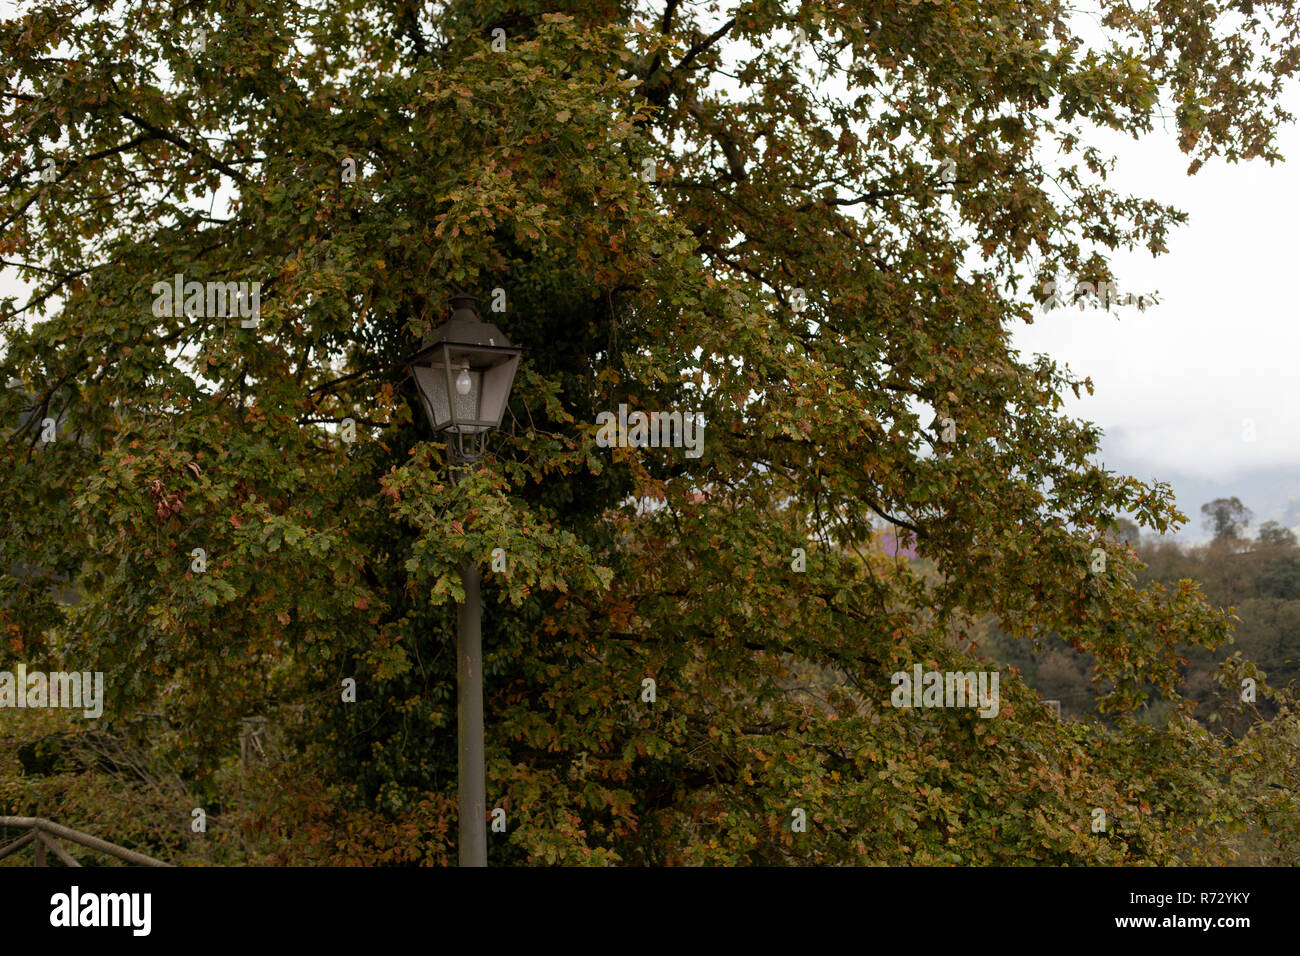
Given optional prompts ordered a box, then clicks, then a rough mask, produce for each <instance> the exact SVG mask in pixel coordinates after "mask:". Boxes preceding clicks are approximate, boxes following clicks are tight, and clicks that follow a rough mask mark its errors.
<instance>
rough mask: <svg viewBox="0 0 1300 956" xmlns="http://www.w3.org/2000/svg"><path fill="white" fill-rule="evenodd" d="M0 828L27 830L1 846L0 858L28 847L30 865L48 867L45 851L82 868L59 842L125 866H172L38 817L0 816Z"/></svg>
mask: <svg viewBox="0 0 1300 956" xmlns="http://www.w3.org/2000/svg"><path fill="white" fill-rule="evenodd" d="M0 827H14V828H16V829H20V830H22V829H25V830H26V831H27V832H26V833H24V834H23V835H22V836H20V837H19V838H18V839H17V840H14V841H13V842H12V843H8V844H6V845H5V846H0V859H4V858H5V857H6V856H8V855H9V854H10V853H14V852H16V851H18V850H21V849H22V848H23V847H25V846H27V845H28V844H31V846H32V857H33V859H32V866H46V865H47V864H46V862H45V854H46V851H48V852H50V853H53V854H54V855H55V856H56V857H58V858H59V860H60V861H62V862H63V864H64V865H65V866H81V864H80V863H78V862H77V860H76V858H75V857H73V855H72V854H71V853H69V852H68V851H67V850H65V849H64V848H63V847H62V846H61V845H60V844H59V840H60V839H62V840H67V841H68V842H69V843H76V844H77V845H79V846H84V847H87V848H88V849H91V850H98V851H99V852H100V853H107V854H108V855H109V856H113V857H117V859H119V860H121V861H122V862H124V863H134V864H135V865H136V866H171V864H170V863H164V862H163V861H162V860H155V859H154V858H153V857H151V856H145V855H144V854H143V853H137V852H135V850H128V849H127V848H126V847H121V846H118V845H117V844H116V843H109V842H108V841H107V840H101V839H100V838H99V837H93V836H91V835H90V834H89V833H82V832H81V831H79V830H74V829H72V828H71V827H65V826H63V825H62V824H60V823H55V822H53V821H52V820H42V819H41V818H40V817H0Z"/></svg>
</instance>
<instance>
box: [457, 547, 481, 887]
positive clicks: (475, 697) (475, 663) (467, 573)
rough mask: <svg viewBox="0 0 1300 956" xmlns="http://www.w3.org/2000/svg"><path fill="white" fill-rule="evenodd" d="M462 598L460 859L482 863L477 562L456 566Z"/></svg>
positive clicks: (459, 660)
mask: <svg viewBox="0 0 1300 956" xmlns="http://www.w3.org/2000/svg"><path fill="white" fill-rule="evenodd" d="M460 580H461V584H463V585H464V587H465V600H464V602H462V603H461V605H460V607H459V608H458V609H457V612H456V615H457V620H456V659H457V666H456V696H457V704H456V742H457V747H458V748H459V760H458V768H457V772H458V775H459V780H460V787H459V789H460V794H459V796H460V841H459V842H460V865H461V866H487V785H486V782H485V779H486V774H485V771H484V766H483V628H482V624H483V605H482V603H481V602H480V599H479V589H478V585H479V573H478V568H476V567H474V565H473V564H471V563H470V562H468V561H467V562H465V563H464V564H462V565H461V566H460Z"/></svg>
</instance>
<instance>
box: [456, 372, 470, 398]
mask: <svg viewBox="0 0 1300 956" xmlns="http://www.w3.org/2000/svg"><path fill="white" fill-rule="evenodd" d="M473 387H474V383H473V381H471V380H470V377H469V369H467V368H463V369H461V370H460V374H459V375H457V376H456V393H457V394H458V395H468V394H469V390H470V389H471V388H473Z"/></svg>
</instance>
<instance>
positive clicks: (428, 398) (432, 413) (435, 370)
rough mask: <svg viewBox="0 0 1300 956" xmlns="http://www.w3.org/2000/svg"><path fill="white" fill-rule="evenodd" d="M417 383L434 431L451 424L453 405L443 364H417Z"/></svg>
mask: <svg viewBox="0 0 1300 956" xmlns="http://www.w3.org/2000/svg"><path fill="white" fill-rule="evenodd" d="M412 371H413V372H414V373H415V383H416V384H417V385H418V386H419V387H420V397H421V398H422V399H424V407H425V410H426V411H427V412H428V413H429V418H430V420H431V421H432V423H433V429H434V431H441V430H442V429H444V428H446V427H447V426H448V425H450V424H451V406H450V404H449V403H448V401H447V375H446V370H445V369H444V368H443V367H442V366H441V365H433V366H430V365H416V366H415V367H414V368H413V369H412Z"/></svg>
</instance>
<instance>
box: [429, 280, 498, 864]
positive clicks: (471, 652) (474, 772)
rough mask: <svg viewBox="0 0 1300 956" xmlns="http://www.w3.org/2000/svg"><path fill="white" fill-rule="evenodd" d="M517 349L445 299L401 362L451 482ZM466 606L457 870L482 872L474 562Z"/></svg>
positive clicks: (460, 629) (466, 461)
mask: <svg viewBox="0 0 1300 956" xmlns="http://www.w3.org/2000/svg"><path fill="white" fill-rule="evenodd" d="M520 354H521V350H520V349H517V348H515V347H514V346H512V345H511V344H510V340H509V339H507V338H506V337H505V335H504V334H503V333H502V332H501V330H500V329H498V328H497V327H496V326H495V325H493V324H492V323H490V322H484V321H483V320H482V319H480V318H479V317H478V314H477V313H476V312H475V310H474V297H473V296H470V295H463V294H462V295H456V296H453V297H452V314H451V318H450V319H449V320H448V321H447V322H446V323H444V324H443V325H441V326H439V327H438V328H437V329H436V330H435V331H434V333H433V336H432V338H431V340H430V341H429V342H428V343H427V344H426V345H425V347H424V348H422V349H421V350H420V351H419V352H417V353H416V354H415V355H413V356H412V357H411V358H410V359H409V360H408V363H407V364H408V368H409V369H410V371H411V374H412V376H413V377H414V378H415V385H416V388H417V389H418V390H419V393H420V400H421V402H422V403H423V405H424V411H425V413H426V414H427V415H428V416H429V425H430V426H431V427H432V428H433V430H434V432H435V433H438V434H440V435H445V436H446V438H447V465H448V470H449V472H450V476H451V481H452V483H453V484H457V483H459V481H460V479H461V478H462V477H463V476H464V475H466V474H468V473H469V472H470V471H472V470H473V468H474V467H475V466H476V464H477V462H478V460H479V458H480V457H481V456H482V455H483V452H484V448H485V446H486V440H487V436H488V434H489V433H490V432H492V431H495V430H496V429H498V428H500V427H501V417H502V415H503V414H504V413H505V409H506V402H507V400H508V399H509V397H510V386H511V384H512V383H513V382H514V377H515V370H516V369H517V368H518V367H519V357H520ZM459 570H460V580H461V584H462V585H463V586H464V588H465V600H464V601H463V602H462V603H461V605H460V607H459V608H457V609H456V751H457V752H456V765H457V774H458V780H459V783H458V794H457V797H458V804H459V805H458V811H459V823H460V826H459V829H460V834H459V841H458V842H459V844H460V846H459V854H460V865H461V866H487V782H486V768H485V765H484V757H483V750H484V747H483V604H482V601H481V598H480V595H479V581H480V579H479V572H478V568H477V567H476V566H475V564H474V563H473V561H466V562H465V563H463V564H462V565H461V566H460V569H459Z"/></svg>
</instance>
